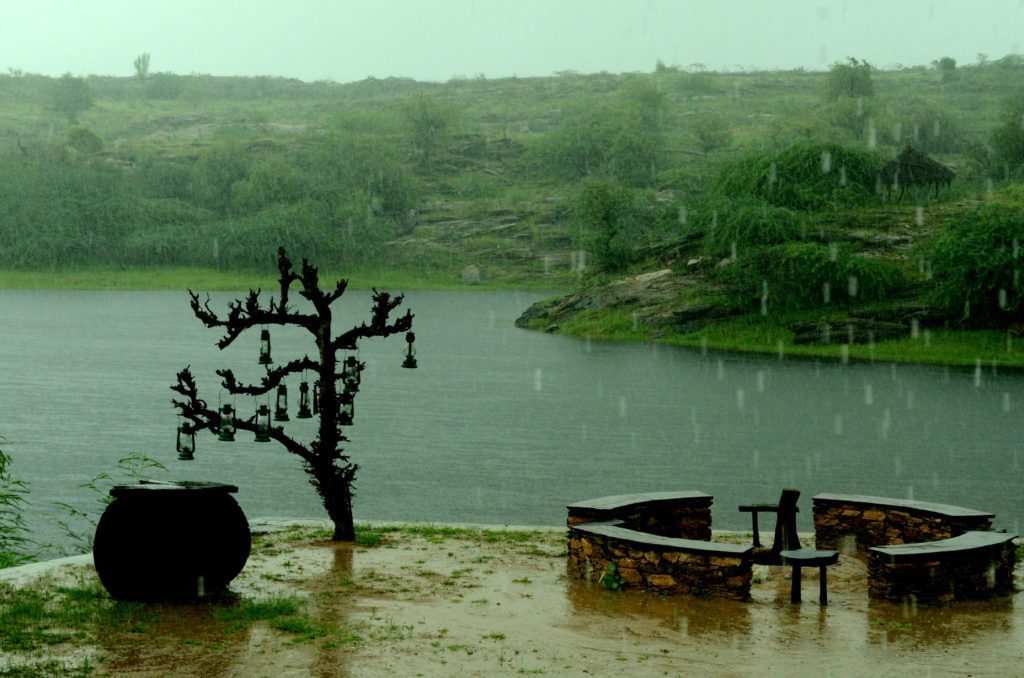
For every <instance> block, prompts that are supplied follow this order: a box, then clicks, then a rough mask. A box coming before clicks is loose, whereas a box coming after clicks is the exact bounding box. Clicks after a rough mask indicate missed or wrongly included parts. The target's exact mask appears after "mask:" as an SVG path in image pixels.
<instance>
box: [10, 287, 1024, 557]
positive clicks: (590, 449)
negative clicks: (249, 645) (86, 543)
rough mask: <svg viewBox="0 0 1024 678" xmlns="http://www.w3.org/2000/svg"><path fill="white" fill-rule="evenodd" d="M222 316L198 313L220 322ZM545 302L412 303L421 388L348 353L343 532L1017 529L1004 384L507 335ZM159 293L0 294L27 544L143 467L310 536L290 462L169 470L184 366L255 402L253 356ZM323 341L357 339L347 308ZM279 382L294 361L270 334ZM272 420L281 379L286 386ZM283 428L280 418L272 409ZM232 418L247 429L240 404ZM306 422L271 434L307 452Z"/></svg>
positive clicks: (248, 345) (218, 302)
mask: <svg viewBox="0 0 1024 678" xmlns="http://www.w3.org/2000/svg"><path fill="white" fill-rule="evenodd" d="M233 296H234V295H229V294H216V295H214V296H213V301H212V305H213V307H214V308H215V309H223V308H224V307H225V305H226V302H227V301H228V300H229V299H230V298H232V297H233ZM541 296H543V295H540V294H536V293H520V292H465V293H460V292H413V293H410V294H409V295H407V304H408V306H409V307H411V308H412V310H413V312H414V313H415V314H416V320H415V330H416V336H417V349H418V357H419V360H420V369H418V370H404V369H401V368H400V363H401V357H402V351H403V349H404V342H403V340H402V338H401V337H400V336H398V337H392V338H391V339H388V340H375V341H372V342H368V343H366V344H365V345H364V347H363V348H362V350H361V352H360V359H362V360H365V361H366V363H367V369H366V371H365V372H364V374H363V381H362V387H361V390H360V393H359V397H358V399H357V401H356V424H355V426H353V427H352V428H351V429H350V431H349V437H350V438H351V442H350V444H349V445H348V447H347V450H348V452H349V453H350V454H351V455H352V458H353V459H354V460H355V461H357V462H358V463H359V464H360V466H361V470H360V472H359V476H358V488H357V489H358V495H357V497H356V506H355V512H356V517H357V519H381V520H415V521H438V522H441V521H447V522H478V523H511V524H526V523H533V524H558V523H561V522H562V521H564V516H565V508H564V507H565V504H567V503H570V502H573V501H576V500H579V499H584V498H588V497H595V496H601V495H607V494H620V493H627V492H637V491H653V490H668V489H697V490H702V491H704V492H708V493H710V494H712V495H714V498H715V504H714V507H713V521H714V526H715V527H717V528H723V529H728V528H732V529H738V528H746V529H749V526H748V523H747V520H748V516H747V515H746V514H740V513H739V512H738V511H737V510H736V506H737V505H738V504H740V503H749V502H755V501H771V500H774V499H776V498H777V497H778V494H779V491H780V489H781V488H782V487H783V486H792V487H796V488H798V489H800V490H801V492H802V497H801V501H800V506H801V508H802V511H803V512H802V514H801V517H800V520H801V525H800V527H801V529H805V530H809V529H811V522H810V517H811V501H810V497H811V496H813V495H814V494H816V493H818V492H850V493H859V494H876V495H884V496H893V497H913V498H915V499H920V500H926V501H937V502H943V503H951V504H959V505H966V506H970V507H974V508H979V509H985V510H989V511H993V512H995V513H996V514H997V518H996V526H997V527H1004V528H1007V529H1010V530H1019V528H1020V523H1021V518H1022V517H1024V499H1022V493H1021V491H1020V488H1021V487H1022V486H1024V483H1022V481H1024V471H1022V469H1021V462H1022V461H1024V460H1022V459H1021V457H1022V456H1024V423H1022V419H1021V408H1022V406H1024V378H1022V377H1021V376H1015V375H1010V374H1001V373H998V372H997V371H994V370H993V369H992V368H991V366H984V367H983V368H982V369H981V370H978V371H975V370H957V369H944V368H922V367H908V366H894V365H890V364H851V365H841V364H838V363H833V362H824V361H822V362H816V361H805V360H779V359H778V358H777V357H775V356H771V357H742V356H733V355H722V354H713V353H709V354H707V355H702V354H701V353H700V352H699V351H690V350H684V349H674V348H667V347H663V346H662V347H658V346H645V345H624V344H610V343H600V342H589V341H584V340H577V339H572V338H567V337H560V336H552V335H546V334H542V333H537V332H528V331H525V330H520V329H516V328H515V327H513V320H514V319H515V317H516V316H517V315H518V314H519V313H520V312H521V311H522V310H523V309H525V308H526V307H527V306H528V305H529V304H530V303H532V302H533V301H535V300H537V299H538V298H540V297H541ZM187 302H188V299H187V295H185V294H183V293H176V292H80V291H74V292H67V291H0V434H2V435H3V436H4V437H5V438H6V441H4V443H3V449H4V450H6V451H7V452H8V453H9V454H11V455H13V456H14V459H15V464H14V468H13V470H14V473H15V475H17V476H19V477H21V478H23V479H24V480H26V481H27V482H28V483H29V485H30V487H31V490H32V494H31V499H32V507H31V512H30V514H29V518H30V519H31V521H32V526H33V528H34V529H35V530H36V531H37V534H39V535H40V536H41V537H42V538H43V539H44V540H49V541H55V542H60V541H61V540H62V539H64V537H63V536H62V535H61V532H60V530H58V529H56V528H55V527H54V520H53V517H52V514H53V513H54V511H53V509H52V505H53V503H55V502H58V501H64V502H68V503H71V504H72V505H75V506H78V507H80V508H83V509H88V510H94V508H95V504H96V499H95V496H94V495H93V493H91V492H90V491H88V490H86V489H83V488H81V487H80V485H81V484H82V483H85V482H87V481H88V480H89V479H90V478H92V477H93V476H95V475H96V474H97V473H100V472H103V471H112V470H113V469H114V466H115V465H116V462H117V460H118V459H119V458H121V457H124V456H126V455H128V454H129V453H131V452H133V451H139V452H144V453H146V454H147V455H149V456H151V457H153V458H155V459H157V460H159V461H161V462H162V463H164V464H165V465H166V466H167V467H168V469H169V473H168V474H167V476H168V477H173V478H188V479H199V480H215V481H222V482H230V483H233V484H236V485H238V486H239V487H240V491H239V494H238V495H237V498H238V500H239V503H240V504H241V505H242V507H243V508H244V509H245V511H246V512H247V513H248V514H249V515H250V516H258V515H279V516H296V517H301V516H316V517H318V516H322V515H323V511H322V509H321V507H320V505H319V501H318V499H317V496H316V494H315V492H314V491H313V489H312V488H311V487H310V486H309V485H308V484H307V481H306V476H305V474H304V473H303V472H302V470H301V467H300V465H299V463H298V462H297V460H296V459H295V458H294V457H291V456H290V455H288V454H287V453H285V452H284V451H283V449H281V448H280V447H278V446H276V445H274V444H257V443H254V442H252V441H251V440H250V439H249V437H248V435H246V434H240V435H239V440H238V441H237V442H235V443H222V442H218V441H217V440H216V438H215V437H213V436H210V435H206V436H201V437H200V438H199V441H198V445H197V447H198V450H197V454H196V460H195V461H193V462H179V461H177V457H176V454H175V452H174V436H175V425H176V419H175V415H174V411H173V410H172V408H171V406H170V397H171V391H170V390H169V386H170V384H171V383H172V382H173V381H174V375H175V373H176V371H177V370H179V369H181V368H182V367H184V366H185V365H188V364H191V365H192V368H193V372H194V373H195V374H196V376H197V380H198V382H199V385H200V393H201V394H202V395H203V396H204V397H205V398H206V399H207V400H208V401H210V402H211V403H216V402H217V400H218V397H219V394H218V391H219V387H218V384H217V378H216V376H215V375H214V369H216V368H218V367H232V368H234V369H235V371H236V374H237V375H238V376H239V377H240V378H244V379H250V380H256V379H258V377H259V375H260V370H261V368H260V367H259V366H258V365H257V364H256V355H257V341H258V332H251V333H250V334H251V335H252V336H245V337H243V338H241V339H239V340H238V341H237V342H236V343H235V345H233V346H232V347H230V348H229V349H228V350H226V351H223V352H221V351H218V350H217V349H216V347H215V346H214V344H215V342H216V340H217V339H218V338H219V335H218V334H217V333H216V332H215V331H213V330H207V329H205V328H203V327H202V325H201V324H200V323H199V322H198V321H197V320H196V319H195V318H194V317H193V316H192V314H191V311H190V309H189V307H188V303H187ZM336 308H338V309H339V311H338V312H337V313H336V317H339V320H338V323H339V326H341V325H342V324H344V327H346V328H347V327H348V325H349V324H351V323H357V322H361V321H362V320H364V319H366V318H368V317H369V309H370V295H369V293H367V292H349V293H348V294H346V295H345V297H344V298H343V299H342V300H341V301H340V302H339V304H338V305H337V306H336ZM273 346H274V357H275V359H276V360H278V361H282V360H285V359H291V358H294V357H298V356H301V355H302V354H304V353H307V352H310V353H312V351H313V350H314V348H313V344H312V342H311V339H310V337H309V335H307V334H305V333H304V332H303V331H294V330H293V331H290V332H288V331H282V330H280V329H276V328H274V329H273ZM289 386H290V391H291V393H292V398H293V399H295V398H296V397H297V393H298V379H297V378H296V379H295V383H291V384H289ZM293 406H294V403H293ZM237 407H238V409H239V410H240V411H241V413H242V414H245V415H246V416H248V414H251V411H252V410H253V409H254V408H253V404H252V401H251V399H239V400H238V401H237ZM313 421H314V420H307V421H295V420H294V412H293V421H292V422H290V423H289V424H288V425H287V428H288V430H289V431H290V432H292V433H293V434H294V435H295V436H297V437H300V438H303V439H309V438H311V437H312V436H313V434H314V428H313V423H312V422H313Z"/></svg>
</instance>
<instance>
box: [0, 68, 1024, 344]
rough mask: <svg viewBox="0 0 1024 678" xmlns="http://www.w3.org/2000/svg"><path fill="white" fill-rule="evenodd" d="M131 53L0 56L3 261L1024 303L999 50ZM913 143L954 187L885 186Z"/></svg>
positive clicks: (38, 274)
mask: <svg viewBox="0 0 1024 678" xmlns="http://www.w3.org/2000/svg"><path fill="white" fill-rule="evenodd" d="M126 66H127V64H126ZM144 66H145V68H140V65H139V64H136V73H135V75H133V76H125V77H106V76H89V77H87V78H75V77H73V76H71V75H65V76H63V77H61V78H47V77H43V76H38V75H32V74H25V73H21V72H16V71H9V72H8V73H7V74H3V75H0V242H2V243H3V247H2V248H0V284H3V285H7V286H19V285H26V284H29V285H31V284H37V283H39V284H45V283H40V282H39V281H46V280H50V281H55V282H54V284H57V285H59V284H62V283H61V281H62V280H63V281H65V282H66V283H67V284H84V285H93V284H97V285H101V286H103V285H104V281H106V283H107V284H109V286H111V287H123V286H124V285H125V284H127V283H125V282H124V280H132V281H140V283H141V284H145V281H146V280H147V279H152V280H153V281H158V282H154V283H153V284H154V285H174V284H176V283H175V281H174V278H175V276H176V275H178V273H172V274H168V273H167V272H168V271H172V272H180V275H181V276H182V278H190V279H182V280H181V281H180V286H182V287H184V286H188V285H192V284H193V283H192V282H191V277H192V276H195V275H197V274H196V271H197V270H198V271H205V273H203V274H202V275H203V276H222V277H221V278H220V279H222V280H223V281H225V284H229V285H230V284H233V283H232V281H235V280H237V279H238V278H236V277H235V276H241V279H247V278H246V276H251V277H252V279H255V280H259V279H261V276H264V277H265V276H267V275H270V274H272V267H273V261H272V254H273V252H275V251H276V249H277V247H278V246H282V245H283V246H284V247H286V248H287V249H288V250H289V253H290V254H292V255H293V256H295V257H303V256H310V257H312V258H315V259H316V260H317V261H319V262H322V263H323V264H324V266H325V267H326V268H329V269H331V271H332V272H334V271H336V272H338V273H339V274H341V275H344V274H345V273H346V272H355V274H356V275H355V277H356V278H357V279H361V280H362V279H367V280H372V279H373V277H374V273H375V272H377V273H378V274H380V275H382V276H383V277H385V278H386V279H387V280H400V281H402V282H407V283H410V285H411V286H417V282H419V283H421V284H422V285H424V286H430V287H436V286H445V285H449V286H459V285H461V284H462V283H461V281H460V276H459V273H460V271H461V270H462V269H463V268H464V267H465V266H468V265H470V264H475V265H477V266H478V267H479V268H480V270H481V273H482V279H483V282H484V285H485V286H487V285H499V286H534V287H547V288H568V287H571V286H575V285H579V286H581V288H582V289H591V288H596V287H599V286H601V285H602V284H604V283H606V282H609V281H611V280H613V279H616V278H621V277H623V276H630V275H636V274H640V273H644V272H647V271H653V270H660V269H663V268H669V269H671V270H672V271H673V274H674V275H676V276H679V277H688V278H691V279H694V280H699V281H700V282H701V286H700V292H699V295H700V297H701V303H702V304H705V305H706V306H708V307H710V308H713V309H714V311H713V313H712V314H711V315H712V316H714V317H715V318H719V319H721V318H732V317H735V316H737V315H738V314H740V315H741V314H747V313H749V314H751V316H752V317H753V318H754V319H757V318H760V321H759V322H764V323H767V322H772V323H775V324H776V325H778V326H780V327H791V326H793V325H795V324H799V323H801V322H807V321H808V319H814V318H818V319H819V320H820V318H823V317H831V316H829V314H834V313H838V314H841V315H843V314H845V315H850V314H855V313H859V312H862V311H863V310H864V309H872V310H873V311H872V312H874V313H875V315H876V316H879V315H882V316H884V315H886V314H888V315H893V314H894V313H896V311H894V310H892V309H894V308H896V307H897V306H898V305H903V306H908V305H910V306H914V307H915V308H923V309H925V310H920V311H919V312H918V315H919V316H920V318H921V321H922V322H923V323H925V324H926V325H927V324H928V323H931V324H933V325H935V326H936V328H938V327H939V326H941V327H943V328H952V329H965V328H966V329H985V330H997V331H1007V330H1008V329H1009V330H1012V331H1014V332H1015V331H1016V329H1014V328H1015V327H1017V326H1018V325H1020V324H1021V322H1022V320H1024V318H1022V317H1021V316H1022V305H1021V303H1020V299H1019V295H1020V293H1021V292H1022V290H1021V283H1020V279H1019V274H1018V272H1017V261H1018V254H1019V248H1020V242H1021V240H1024V224H1022V219H1021V217H1020V214H1021V211H1020V207H1021V203H1022V199H1021V196H1022V195H1024V189H1022V188H1021V183H1020V182H1021V181H1022V180H1024V127H1022V125H1021V122H1020V121H1021V119H1022V115H1024V90H1022V89H1020V86H1019V84H1018V83H1019V82H1020V80H1021V76H1022V75H1024V58H1022V57H1019V56H1015V55H1011V56H1008V57H1005V58H1003V59H1000V60H998V61H994V62H984V63H978V64H973V65H957V64H956V63H955V62H954V61H953V60H952V59H949V58H948V57H947V58H939V59H937V60H936V62H935V63H934V64H933V65H932V66H927V67H925V66H921V67H913V68H897V69H893V70H877V69H875V68H874V67H872V66H871V65H870V64H867V63H866V62H863V61H859V60H857V59H850V60H848V61H845V62H838V63H836V64H834V65H833V66H832V68H831V69H830V70H829V71H826V72H805V71H802V70H798V71H787V72H746V73H715V72H710V71H707V70H706V69H704V68H702V67H700V66H699V65H694V66H692V67H689V68H679V67H675V66H667V65H665V64H663V63H661V62H659V63H658V64H656V67H655V69H654V72H652V73H627V74H608V73H600V74H592V75H581V74H578V73H574V72H561V73H558V74H556V75H554V76H552V77H547V78H502V79H487V78H485V77H483V76H478V77H475V78H461V77H457V78H452V79H451V80H450V81H448V82H446V83H422V82H415V81H412V80H409V79H404V78H383V79H378V78H367V79H366V80H363V81H360V82H355V83H348V84H338V83H334V82H312V83H309V82H301V81H298V80H291V79H284V78H270V77H254V78H240V77H213V76H205V75H175V74H171V73H160V72H151V71H150V69H149V59H148V58H147V59H146V61H145V64H144ZM907 146H912V147H914V148H915V149H917V150H919V151H921V152H923V153H926V154H927V155H929V156H930V157H931V158H933V159H934V160H937V161H939V162H941V163H943V164H944V165H946V166H947V167H949V168H951V169H953V170H954V171H955V172H956V179H955V180H954V181H953V183H952V185H951V186H950V187H948V188H947V187H945V186H942V188H941V190H940V191H939V193H938V195H937V196H936V195H935V192H934V187H929V186H904V187H903V188H905V189H907V190H906V195H905V196H904V198H903V199H902V200H901V201H900V202H895V200H894V199H893V198H890V199H889V200H886V199H885V197H884V194H885V189H886V186H884V185H882V182H881V180H880V178H879V172H880V169H881V168H882V166H883V165H884V164H885V163H886V162H887V161H888V160H889V159H890V158H892V157H894V156H895V155H896V154H897V153H899V152H900V151H901V150H903V149H904V148H905V147H907ZM694 262H696V263H694ZM147 275H148V277H147ZM83 281H87V282H83ZM47 286H48V285H47ZM690 294H691V296H692V295H693V293H692V292H691V293H690ZM691 301H692V299H691ZM662 310H663V311H664V310H665V309H662ZM639 315H640V318H641V320H640V324H641V326H644V322H645V320H644V313H643V312H641V313H640V314H639ZM662 315H664V314H662ZM577 320H579V319H577ZM728 322H731V321H728ZM535 324H538V323H536V322H535ZM563 324H564V325H565V327H563V328H562V329H563V331H572V324H571V323H570V324H565V323H563ZM598 324H599V323H598ZM633 324H636V323H633ZM590 325H591V326H594V323H590ZM649 325H650V326H649V328H648V329H649V331H647V333H646V334H645V336H647V337H651V336H655V337H663V338H667V337H670V336H672V337H675V339H674V340H678V341H682V342H683V343H685V342H686V341H693V342H696V341H699V340H702V341H706V340H708V338H709V336H710V335H709V334H708V331H707V330H700V328H697V329H694V326H693V325H692V323H691V324H685V323H684V324H682V325H679V324H677V325H671V324H670V325H669V326H665V325H664V323H662V324H661V325H659V324H658V323H650V324H649ZM698 330H700V332H703V333H698V334H693V332H696V331H698ZM787 331H789V330H787ZM598 333H599V334H600V332H598ZM606 334H607V333H606ZM690 335H692V336H690ZM688 336H689V338H688V339H687V338H686V337H688Z"/></svg>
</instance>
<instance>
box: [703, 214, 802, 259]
mask: <svg viewBox="0 0 1024 678" xmlns="http://www.w3.org/2000/svg"><path fill="white" fill-rule="evenodd" d="M718 214H719V216H718V218H717V219H714V220H713V221H712V223H710V224H707V225H706V227H705V236H704V242H705V246H706V248H707V250H708V252H709V253H710V254H716V255H719V256H725V255H729V254H731V253H732V250H733V247H734V246H735V247H736V248H739V249H746V248H748V247H756V246H760V245H775V244H780V243H785V242H789V241H792V240H800V239H802V238H803V237H804V235H805V231H806V226H805V224H804V223H803V222H802V220H801V218H800V216H799V215H798V214H796V213H795V212H793V211H792V210H789V209H786V208H785V207H772V206H770V205H768V204H766V203H762V204H760V205H742V206H739V207H736V208H733V209H727V210H725V211H720V212H719V213H718Z"/></svg>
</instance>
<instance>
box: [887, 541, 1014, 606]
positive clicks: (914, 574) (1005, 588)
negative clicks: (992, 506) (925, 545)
mask: <svg viewBox="0 0 1024 678" xmlns="http://www.w3.org/2000/svg"><path fill="white" fill-rule="evenodd" d="M1011 537H1012V535H1009V536H1007V538H1006V541H1004V542H1003V543H996V544H992V545H989V546H984V547H980V548H972V549H966V550H961V551H952V552H942V551H935V552H932V553H926V554H919V555H915V556H912V557H902V556H894V555H893V554H892V553H886V552H885V551H884V550H883V549H872V550H871V551H870V552H869V554H868V595H869V596H870V597H872V598H882V599H885V600H891V601H894V602H905V601H914V602H920V603H944V602H949V601H953V600H968V599H976V598H988V597H991V596H993V595H996V594H999V593H1009V592H1010V591H1012V590H1013V569H1014V566H1015V565H1016V547H1015V546H1014V544H1013V541H1012V539H1011Z"/></svg>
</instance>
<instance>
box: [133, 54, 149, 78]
mask: <svg viewBox="0 0 1024 678" xmlns="http://www.w3.org/2000/svg"><path fill="white" fill-rule="evenodd" d="M132 65H133V66H135V78H136V79H137V80H138V81H139V83H140V84H145V82H146V77H147V76H149V52H143V53H142V54H140V55H139V56H137V57H135V61H133V62H132Z"/></svg>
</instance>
